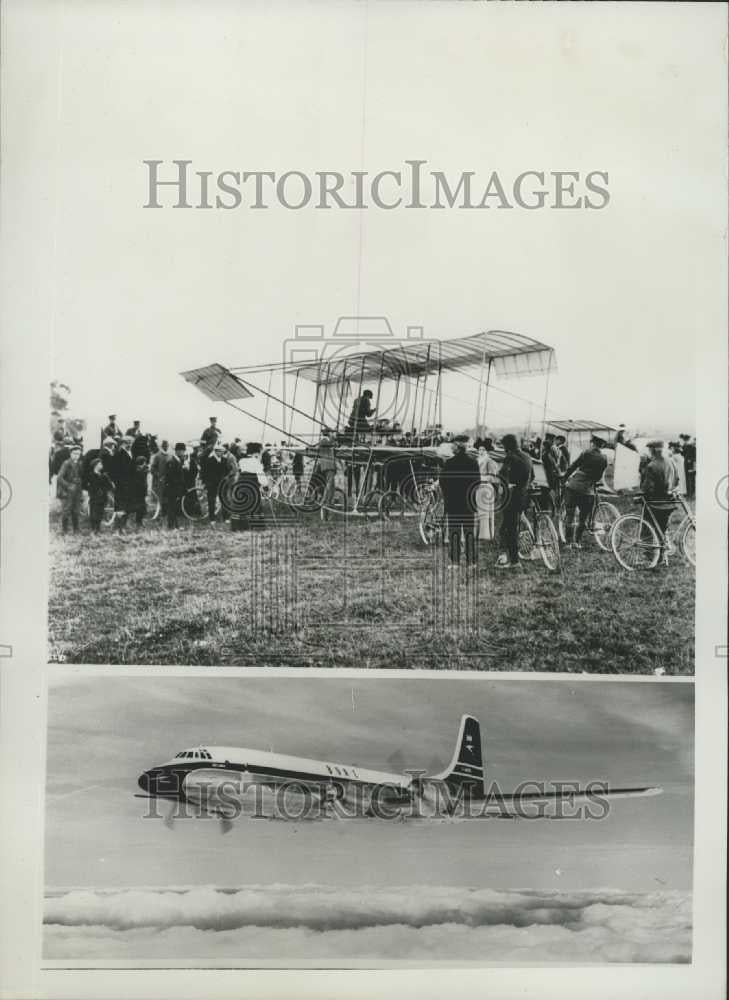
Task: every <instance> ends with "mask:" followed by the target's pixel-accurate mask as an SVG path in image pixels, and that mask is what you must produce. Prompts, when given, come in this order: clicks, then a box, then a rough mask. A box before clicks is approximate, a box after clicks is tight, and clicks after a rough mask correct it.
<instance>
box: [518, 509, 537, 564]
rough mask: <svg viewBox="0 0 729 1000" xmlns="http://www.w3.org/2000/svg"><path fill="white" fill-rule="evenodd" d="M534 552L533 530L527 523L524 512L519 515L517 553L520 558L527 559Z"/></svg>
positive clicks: (527, 519)
mask: <svg viewBox="0 0 729 1000" xmlns="http://www.w3.org/2000/svg"><path fill="white" fill-rule="evenodd" d="M533 554H534V530H533V529H532V526H531V524H530V523H529V518H528V517H527V516H526V514H522V515H521V521H520V522H519V555H520V556H521V558H522V559H525V560H529V559H531V558H532V556H533Z"/></svg>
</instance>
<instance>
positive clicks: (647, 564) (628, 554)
mask: <svg viewBox="0 0 729 1000" xmlns="http://www.w3.org/2000/svg"><path fill="white" fill-rule="evenodd" d="M635 503H636V504H640V508H641V509H640V514H623V515H622V517H619V518H618V520H617V521H616V522H615V524H614V525H613V530H612V539H611V545H612V550H613V555H614V556H615V558H616V559H617V561H618V563H619V564H620V565H621V566H622V567H623V569H627V570H629V571H631V572H633V571H634V570H636V569H654V568H655V567H656V566H657V565H658V560H659V559H660V558H661V553H663V556H664V560H665V561H666V562H667V561H668V555H669V554H670V553H672V552H674V551H676V550H678V551H679V552H680V554H681V555H682V556H683V557H684V559H686V561H687V562H688V563H690V564H691V565H692V566H695V565H696V521H695V519H694V515H693V513H692V511H691V509H690V507H689V506H688V504H687V503H686V500H685V498H684V497H683V496H681V494H680V493H678V492H676V491H674V492H672V493H671V494H670V499H668V500H650V501H649V500H647V499H646V497H645V494H644V493H638V494H636V496H635ZM669 504H670V505H671V508H672V510H673V509H675V507H676V505H677V506H678V507H679V508H682V509H683V513H684V516H683V518H682V519H681V522H680V524H679V526H678V528H677V529H676V530H675V532H674V533H673V538H671V535H670V533H669V532H668V531H666V532H663V531H662V530H661V528H660V526H659V524H658V521H657V520H656V517H655V513H654V509H653V508H654V507H655V508H657V507H658V506H659V505H662V506H663V509H666V507H667V505H669Z"/></svg>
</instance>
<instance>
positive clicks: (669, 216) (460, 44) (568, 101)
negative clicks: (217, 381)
mask: <svg viewBox="0 0 729 1000" xmlns="http://www.w3.org/2000/svg"><path fill="white" fill-rule="evenodd" d="M485 15H486V16H485ZM598 16H600V23H599V30H596V18H597V17H598ZM59 17H60V18H61V34H62V39H63V55H62V60H61V63H60V67H59V78H58V81H57V86H58V121H57V131H56V134H55V135H52V136H49V139H48V146H49V148H48V157H49V164H51V165H54V166H53V172H52V173H51V174H50V176H52V178H53V181H52V183H50V186H49V191H48V192H47V197H48V198H49V204H50V205H51V206H52V210H49V213H48V218H49V225H50V226H51V227H52V232H51V233H50V237H51V238H52V240H53V244H54V247H55V251H54V253H55V257H54V267H53V274H52V276H51V280H52V282H53V286H54V296H55V302H56V308H55V310H54V324H53V329H52V330H51V331H50V339H51V355H52V376H53V377H55V378H58V379H60V380H61V381H63V382H66V383H68V384H69V385H70V386H71V388H72V396H71V407H70V413H71V414H72V415H74V416H77V417H83V418H85V419H86V420H87V421H88V423H89V426H90V427H92V428H96V427H98V426H100V425H101V424H102V423H104V422H105V420H106V417H107V415H108V414H109V413H110V412H115V413H117V414H118V416H119V419H120V422H121V424H122V425H123V428H124V429H126V427H127V426H129V425H130V424H131V421H132V419H136V418H138V419H140V420H141V421H142V426H143V428H145V429H147V430H149V431H151V432H156V433H158V434H159V435H160V436H161V437H169V438H174V439H177V438H181V439H184V440H188V439H190V438H192V437H195V436H197V435H199V433H200V431H201V430H202V428H203V427H204V426H206V424H207V418H208V416H210V415H211V414H213V413H215V414H216V415H218V416H219V420H220V424H221V426H222V428H223V431H224V435H225V436H226V437H230V438H232V437H234V436H241V437H243V438H244V439H249V438H251V437H253V438H255V439H261V437H262V436H263V433H262V431H261V430H260V428H259V427H258V425H257V424H256V423H255V421H253V420H252V419H250V418H248V417H245V416H243V415H242V414H236V413H234V412H232V411H230V410H229V409H228V408H227V407H225V406H224V405H223V404H214V405H212V406H211V404H210V402H209V401H208V400H206V399H205V398H204V397H203V396H202V395H200V394H199V393H198V392H196V390H195V389H194V388H192V387H191V386H189V385H187V384H186V383H185V382H183V380H182V379H181V378H180V376H179V373H180V372H181V371H184V370H187V369H190V368H194V367H197V366H200V365H204V364H209V363H211V362H220V363H222V364H224V365H226V366H234V365H247V364H260V363H263V362H268V361H277V360H279V359H280V358H281V357H282V356H284V351H285V350H286V346H285V342H286V341H287V339H289V338H291V337H292V336H293V335H294V332H295V328H296V326H297V325H301V324H313V325H321V326H323V327H324V328H325V330H326V331H327V333H330V332H331V331H332V329H333V327H334V325H335V323H336V320H337V319H338V318H339V317H346V316H355V317H356V316H383V317H386V318H387V319H388V320H389V322H390V324H391V326H392V329H393V331H394V333H395V335H396V336H401V335H402V334H403V332H404V331H405V330H406V328H407V327H408V326H422V327H423V330H424V334H425V336H426V337H432V338H444V339H448V338H451V337H455V336H463V335H467V334H471V333H475V332H477V331H479V330H483V329H495V328H501V329H507V330H513V331H516V332H519V333H522V334H525V335H527V336H530V337H533V338H535V339H537V340H540V341H542V342H544V343H547V344H549V345H551V346H553V347H554V348H555V350H556V354H557V364H558V372H557V373H556V374H554V375H552V377H551V379H550V385H549V407H550V411H549V412H550V415H551V416H553V417H568V418H594V419H597V420H602V421H605V422H606V423H608V424H612V425H617V424H618V423H620V422H625V423H627V424H628V426H629V428H633V429H635V430H642V431H648V432H650V431H651V430H652V429H654V428H661V429H664V430H665V431H666V432H667V433H678V432H682V431H686V432H691V431H693V430H694V406H695V392H694V351H695V347H694V343H695V338H696V337H697V336H700V334H701V331H702V329H705V328H707V327H710V326H711V325H712V324H713V323H714V322H715V321H716V314H717V309H718V304H717V302H716V299H715V296H716V292H715V289H716V288H718V287H719V284H718V282H716V281H715V275H714V271H713V266H712V261H713V260H714V259H718V255H717V254H715V248H716V246H717V242H716V241H718V239H719V238H720V229H721V225H722V220H721V219H720V218H717V217H715V216H716V212H715V207H714V205H713V203H712V200H711V197H710V194H709V193H708V192H710V191H711V190H712V189H715V184H716V181H717V171H719V170H720V168H721V158H720V156H719V155H718V154H719V142H720V141H721V137H720V135H719V134H718V132H717V124H718V123H719V122H720V121H721V112H720V104H721V100H722V98H721V95H722V93H723V83H722V82H720V81H718V80H716V79H715V78H714V76H713V75H712V73H713V72H714V70H713V69H711V67H713V66H714V63H715V62H716V65H719V64H720V61H718V60H716V61H713V60H707V61H706V63H703V62H702V61H701V60H696V59H695V58H694V53H695V51H697V48H700V46H701V45H704V46H705V45H706V44H710V40H709V38H708V37H707V30H706V21H705V18H702V17H697V16H693V15H692V14H691V12H690V5H670V6H669V5H666V6H664V8H663V10H662V16H661V18H660V19H656V18H655V17H654V15H653V12H652V10H651V9H650V5H644V7H643V8H640V7H637V6H636V5H629V9H626V8H620V7H617V8H615V9H614V10H613V11H611V16H610V18H609V19H606V18H604V16H603V12H602V11H599V10H598V11H593V10H591V9H590V7H589V5H585V6H583V7H580V8H574V9H573V8H570V10H569V19H568V18H567V16H566V12H563V11H562V10H560V9H559V8H558V7H556V6H553V5H552V6H545V7H544V8H534V9H533V10H532V11H531V17H530V21H529V24H530V30H526V31H525V30H524V25H523V22H522V21H521V20H520V19H516V18H515V19H511V18H510V17H509V10H508V9H501V8H499V9H496V8H495V7H494V6H493V5H491V6H490V7H489V9H488V10H487V9H486V7H484V6H483V5H475V4H474V5H469V4H464V5H457V6H456V7H455V8H454V5H452V4H445V5H443V4H440V3H432V4H417V5H413V4H411V3H407V2H403V3H398V4H372V3H365V4H361V3H358V4H350V3H336V4H326V5H324V4H321V3H312V4H298V5H295V4H286V3H281V4H278V5H276V7H275V8H272V7H270V6H268V5H265V4H258V3H249V4H230V5H224V4H217V5H215V8H212V7H210V6H207V7H206V6H205V5H199V4H195V5H193V4H190V3H183V4H179V5H176V7H175V12H174V18H171V17H170V15H169V11H168V9H167V8H166V7H165V5H152V4H148V5H143V4H141V3H138V4H135V3H131V4H126V5H123V6H122V7H120V8H119V10H118V11H117V12H116V14H115V17H113V18H110V17H108V16H107V12H106V11H105V10H103V9H102V8H101V7H98V8H94V7H93V6H90V5H88V4H69V5H64V7H63V10H62V11H61V12H60V14H59ZM162 37H163V38H164V39H165V43H164V45H160V38H162ZM719 42H720V37H719V34H717V44H719ZM456 46H457V52H458V57H457V58H454V55H453V53H454V49H455V47H456ZM525 67H528V71H527V70H525ZM415 158H418V159H423V160H426V161H427V162H428V165H429V168H430V169H434V170H443V171H445V172H446V174H448V175H449V177H457V176H458V175H459V174H460V173H461V172H462V171H466V170H472V171H475V172H476V174H477V177H478V178H479V179H483V183H484V184H485V179H486V178H487V177H488V176H489V174H490V173H491V171H492V170H497V171H498V172H499V175H500V176H502V177H503V178H506V183H507V184H508V179H509V178H513V177H514V176H515V175H516V174H518V173H520V172H522V171H524V170H544V171H547V172H549V171H550V170H575V171H580V172H581V174H583V175H584V174H585V173H587V172H589V171H591V170H605V171H607V172H608V174H609V179H610V180H609V187H610V193H611V200H610V203H609V205H608V206H607V207H606V208H605V209H603V210H600V211H559V210H540V211H526V210H512V211H500V210H498V209H490V210H488V211H482V212H477V211H463V210H460V211H459V210H452V211H450V210H445V211H436V210H418V211H409V210H406V209H398V210H393V211H377V210H374V209H369V210H363V211H357V210H351V211H348V210H332V211H316V210H314V209H311V208H307V209H302V210H299V211H291V210H287V209H286V208H284V207H280V206H277V207H272V208H270V209H268V210H264V211H253V210H250V209H247V208H245V207H243V208H240V209H238V210H235V211H218V210H214V211H197V210H194V209H190V210H182V211H176V210H174V209H172V208H165V209H161V210H151V209H144V208H143V207H142V205H143V204H144V202H145V201H146V173H145V168H144V166H143V162H142V161H143V160H145V159H160V160H163V161H165V162H166V163H168V164H169V162H170V161H171V160H173V159H190V160H192V161H193V168H192V169H199V170H212V171H214V172H216V173H217V172H219V171H222V170H239V171H244V170H248V171H257V170H274V171H276V172H277V174H281V173H284V172H285V171H287V170H301V171H304V172H305V173H307V174H313V172H314V171H316V170H336V171H339V172H342V173H345V174H346V173H349V172H351V171H353V170H367V171H369V172H370V173H374V172H376V171H378V170H398V169H401V168H402V166H403V164H404V162H405V160H407V159H415ZM49 172H50V171H49ZM704 192H705V193H704ZM264 387H265V383H264ZM502 388H503V389H508V390H509V391H514V392H516V393H518V394H519V395H522V396H525V397H527V398H529V399H531V400H534V406H533V409H532V419H533V421H537V420H538V419H541V410H542V406H543V402H544V396H545V389H546V386H545V380H544V379H543V378H542V377H539V376H537V377H535V378H533V379H528V380H526V381H524V380H520V381H519V382H513V383H511V384H507V383H502V384H501V385H497V386H496V387H495V388H494V391H493V392H492V393H491V396H490V401H489V407H490V408H489V413H488V416H487V423H489V424H490V425H492V426H498V425H499V424H511V423H514V422H519V423H521V422H526V421H527V420H528V419H529V407H528V405H527V404H526V403H519V404H516V403H514V402H513V401H510V400H509V397H507V396H505V395H503V393H501V392H500V391H498V390H499V389H502ZM476 391H477V389H476V386H475V383H473V382H470V383H469V382H465V383H452V384H449V385H448V386H444V397H445V398H444V407H443V418H444V423H445V424H446V425H447V426H448V427H452V428H453V429H461V428H463V427H464V426H472V425H473V423H474V417H475V397H476ZM301 403H302V406H303V407H304V408H306V405H310V403H309V404H305V403H304V400H303V399H302V400H301ZM242 405H246V406H247V408H250V409H251V411H252V412H255V413H256V414H257V415H258V417H259V418H260V417H263V416H264V412H265V400H264V399H263V398H262V397H261V396H260V395H259V396H258V398H257V399H256V400H252V401H250V406H249V407H248V404H242ZM267 416H268V418H269V419H270V420H271V421H273V412H272V411H271V412H269V414H268V415H267Z"/></svg>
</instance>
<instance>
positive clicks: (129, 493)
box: [49, 414, 304, 533]
mask: <svg viewBox="0 0 729 1000" xmlns="http://www.w3.org/2000/svg"><path fill="white" fill-rule="evenodd" d="M283 468H285V469H286V471H289V472H290V473H291V474H292V475H293V476H294V477H295V479H297V480H300V479H301V477H302V476H303V473H304V460H303V456H302V454H301V452H300V451H295V450H294V449H292V448H291V446H290V445H289V443H288V442H287V441H282V442H280V444H279V445H272V444H266V445H263V444H261V443H258V442H248V443H247V444H243V442H242V441H241V439H240V438H235V439H234V440H233V441H232V442H229V443H227V442H223V440H222V434H221V431H220V429H219V427H218V422H217V418H216V417H211V418H210V421H209V425H208V426H207V427H206V428H204V430H203V431H202V433H201V435H200V439H199V442H196V443H194V444H191V445H188V444H186V443H185V442H184V441H178V442H176V443H175V444H174V446H172V445H171V444H170V442H169V441H167V440H165V439H162V440H159V439H158V435H156V434H148V433H146V432H145V431H143V430H142V426H141V421H139V420H135V421H134V422H133V423H132V426H131V427H129V428H128V429H127V431H126V433H123V432H122V430H121V427H120V425H119V424H118V422H117V418H116V415H115V414H111V415H110V416H109V418H108V423H107V424H106V426H105V427H104V428H103V430H102V431H101V440H100V446H99V447H98V448H90V449H88V450H84V442H83V440H82V438H80V437H79V436H78V435H76V436H71V435H68V434H67V433H66V432H65V429H64V427H63V425H62V424H61V425H60V426H58V427H57V428H56V430H55V432H54V434H53V441H52V444H51V451H50V458H49V481H51V482H52V481H53V480H54V478H55V483H56V496H57V497H58V498H59V499H60V500H61V504H62V508H61V530H62V531H63V533H66V532H68V531H74V532H77V531H78V530H79V527H80V516H81V509H82V506H83V494H84V492H85V493H86V494H87V495H88V510H89V524H90V527H91V530H92V531H93V532H99V531H100V530H101V525H102V521H103V519H104V512H105V511H106V509H107V507H108V505H109V503H110V500H111V498H113V502H114V517H113V527H114V529H115V530H116V531H117V532H119V533H123V532H124V531H125V530H126V528H127V526H128V524H129V523H130V521H131V523H133V524H134V525H136V526H137V527H141V526H142V525H143V524H144V519H145V516H146V514H147V500H148V496H149V491H150V485H151V489H152V490H153V491H154V494H155V495H156V497H157V498H158V500H159V503H160V514H161V516H162V518H163V519H164V520H165V522H166V524H167V527H168V528H171V529H174V528H177V527H179V526H180V523H181V513H182V501H183V498H184V497H185V495H186V494H190V499H189V504H190V507H191V513H193V515H196V516H200V517H202V513H203V512H202V510H201V507H200V500H199V497H198V493H197V487H198V484H199V483H202V486H203V488H204V491H205V495H206V499H207V517H208V521H209V523H211V524H215V523H217V521H218V518H220V519H221V520H223V521H230V523H231V526H232V527H233V528H237V527H239V526H240V520H241V519H240V518H237V517H236V513H237V511H236V503H235V501H232V502H231V503H230V505H228V507H226V506H225V505H223V508H222V510H221V505H220V503H219V502H218V501H219V498H220V491H221V484H222V483H223V481H224V480H226V479H227V480H228V481H229V482H230V483H231V487H233V486H234V485H236V484H241V483H243V484H245V483H246V482H249V483H251V484H252V490H251V491H249V493H248V496H253V497H254V502H253V503H252V504H251V503H248V504H247V505H246V504H244V505H242V507H243V509H244V510H245V514H246V516H250V517H255V516H257V515H258V514H259V513H260V506H259V505H260V489H261V486H263V485H265V484H266V483H267V482H268V481H269V477H270V476H271V475H272V474H275V473H276V471H277V470H278V469H283ZM191 491H192V492H191ZM256 497H258V500H259V505H257V504H256V502H255V498H256ZM238 506H241V505H238ZM248 508H250V510H249V509H248Z"/></svg>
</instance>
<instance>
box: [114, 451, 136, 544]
mask: <svg viewBox="0 0 729 1000" xmlns="http://www.w3.org/2000/svg"><path fill="white" fill-rule="evenodd" d="M133 475H134V459H133V458H132V439H131V438H130V437H123V438H122V440H121V443H120V445H119V448H118V450H117V452H116V455H115V456H114V460H113V464H112V472H111V477H112V479H113V481H114V527H115V528H116V529H117V530H118V531H119V532H122V531H123V530H124V527H125V526H126V523H127V518H128V517H129V512H130V511H131V509H132V492H131V491H132V479H133Z"/></svg>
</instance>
